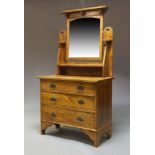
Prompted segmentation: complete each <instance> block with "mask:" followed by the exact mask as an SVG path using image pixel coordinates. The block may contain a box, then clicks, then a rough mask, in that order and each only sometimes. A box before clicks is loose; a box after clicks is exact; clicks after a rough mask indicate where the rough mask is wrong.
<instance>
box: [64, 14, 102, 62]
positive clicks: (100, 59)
mask: <svg viewBox="0 0 155 155" xmlns="http://www.w3.org/2000/svg"><path fill="white" fill-rule="evenodd" d="M81 18H97V19H100V42H99V46H100V47H99V49H100V51H99V52H100V53H99V57H69V39H70V22H71V21H74V20H77V19H81ZM102 31H103V16H84V17H80V18H73V19H67V42H66V60H67V61H74V60H84V61H95V60H96V61H102V59H103V41H102V38H103V33H102Z"/></svg>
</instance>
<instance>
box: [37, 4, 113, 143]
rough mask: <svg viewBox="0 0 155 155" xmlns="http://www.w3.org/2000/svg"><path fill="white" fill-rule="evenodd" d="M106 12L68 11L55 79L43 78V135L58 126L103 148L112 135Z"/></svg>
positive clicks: (110, 33)
mask: <svg viewBox="0 0 155 155" xmlns="http://www.w3.org/2000/svg"><path fill="white" fill-rule="evenodd" d="M106 11H107V7H106V6H97V7H89V8H82V9H74V10H67V11H63V12H62V13H63V14H64V15H65V16H66V19H67V30H66V31H61V32H60V33H59V39H58V45H59V46H58V59H57V71H56V75H48V76H39V78H40V96H41V97H40V107H41V133H42V134H45V130H46V128H47V127H49V126H51V125H55V126H56V128H60V125H61V124H62V125H66V126H71V127H75V128H79V129H81V130H82V131H83V132H84V133H86V134H87V135H88V136H89V138H90V139H91V140H92V141H93V142H94V145H95V146H98V145H99V144H100V143H101V141H102V137H103V136H106V137H107V138H110V137H111V129H112V79H113V78H112V43H113V30H112V28H111V27H105V28H104V27H103V19H104V18H103V17H104V14H105V12H106Z"/></svg>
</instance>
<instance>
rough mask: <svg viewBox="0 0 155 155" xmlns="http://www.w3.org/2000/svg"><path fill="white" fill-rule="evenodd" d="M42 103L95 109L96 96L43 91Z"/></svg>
mask: <svg viewBox="0 0 155 155" xmlns="http://www.w3.org/2000/svg"><path fill="white" fill-rule="evenodd" d="M41 104H48V105H55V106H62V107H71V108H75V109H85V110H93V111H94V110H95V97H93V96H89V97H87V96H80V95H71V94H58V93H47V92H41Z"/></svg>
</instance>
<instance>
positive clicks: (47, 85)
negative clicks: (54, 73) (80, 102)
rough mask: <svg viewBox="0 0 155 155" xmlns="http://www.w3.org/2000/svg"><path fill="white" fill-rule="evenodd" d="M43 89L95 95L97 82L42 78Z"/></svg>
mask: <svg viewBox="0 0 155 155" xmlns="http://www.w3.org/2000/svg"><path fill="white" fill-rule="evenodd" d="M41 91H46V92H57V93H68V94H81V95H86V96H95V84H91V83H79V82H68V81H54V80H41Z"/></svg>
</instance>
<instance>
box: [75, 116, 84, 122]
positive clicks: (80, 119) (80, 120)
mask: <svg viewBox="0 0 155 155" xmlns="http://www.w3.org/2000/svg"><path fill="white" fill-rule="evenodd" d="M76 120H77V121H79V122H83V121H84V119H83V118H82V117H77V118H76Z"/></svg>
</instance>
